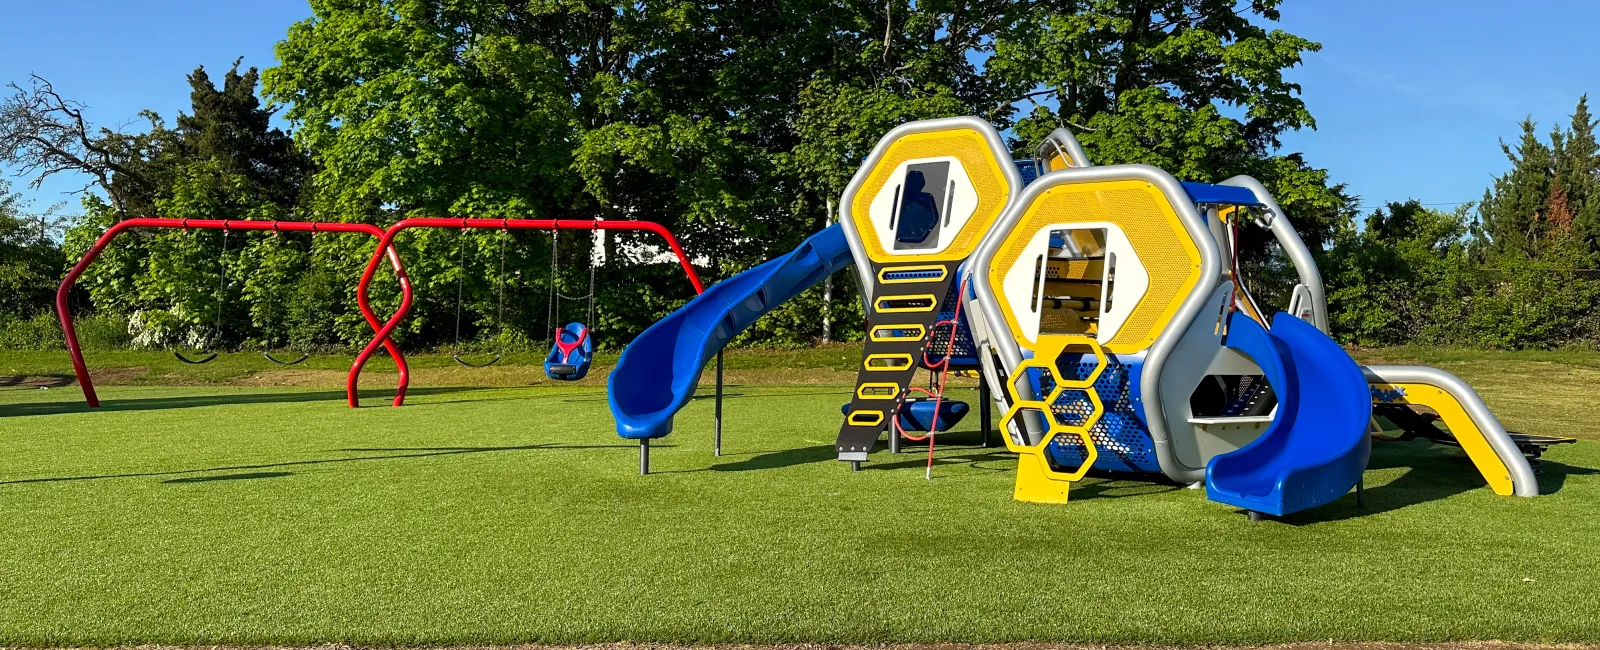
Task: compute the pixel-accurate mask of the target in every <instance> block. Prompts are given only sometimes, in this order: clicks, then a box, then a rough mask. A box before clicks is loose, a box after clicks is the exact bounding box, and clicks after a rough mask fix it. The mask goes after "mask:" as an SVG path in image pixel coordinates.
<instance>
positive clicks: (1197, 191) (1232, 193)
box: [1183, 181, 1261, 205]
mask: <svg viewBox="0 0 1600 650" xmlns="http://www.w3.org/2000/svg"><path fill="white" fill-rule="evenodd" d="M1183 189H1184V191H1186V192H1188V193H1189V198H1190V199H1191V200H1193V201H1194V202H1195V203H1207V204H1216V205H1261V202H1260V201H1257V200H1256V195H1255V194H1253V193H1251V192H1250V190H1248V189H1245V188H1243V187H1233V186H1231V185H1211V184H1209V183H1191V182H1189V181H1184V182H1183Z"/></svg>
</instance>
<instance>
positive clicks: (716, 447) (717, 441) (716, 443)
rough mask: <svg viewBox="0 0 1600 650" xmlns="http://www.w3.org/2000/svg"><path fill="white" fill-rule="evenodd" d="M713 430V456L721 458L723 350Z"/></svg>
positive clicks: (718, 355)
mask: <svg viewBox="0 0 1600 650" xmlns="http://www.w3.org/2000/svg"><path fill="white" fill-rule="evenodd" d="M712 430H713V431H714V432H715V434H714V439H713V441H712V444H711V455H712V456H721V455H722V350H717V415H716V423H715V426H713V427H712Z"/></svg>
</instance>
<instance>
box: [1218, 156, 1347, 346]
mask: <svg viewBox="0 0 1600 650" xmlns="http://www.w3.org/2000/svg"><path fill="white" fill-rule="evenodd" d="M1218 185H1229V186H1232V187H1242V188H1245V189H1247V190H1250V193H1251V194H1253V195H1255V197H1256V201H1259V202H1260V203H1261V205H1263V206H1265V207H1266V209H1267V212H1268V213H1269V214H1270V216H1269V217H1268V218H1267V220H1266V223H1265V224H1264V225H1265V226H1266V227H1267V229H1268V230H1270V231H1272V236H1273V237H1276V238H1277V240H1278V245H1279V246H1282V247H1283V251H1284V252H1285V253H1288V255H1289V261H1290V262H1291V263H1292V264H1294V270H1295V274H1296V275H1298V276H1300V284H1303V285H1305V287H1306V291H1308V292H1309V293H1310V294H1311V317H1312V321H1313V322H1312V323H1311V325H1312V326H1313V327H1316V328H1317V329H1319V330H1322V333H1323V334H1329V335H1331V334H1332V331H1331V330H1330V329H1328V294H1327V290H1326V289H1325V288H1324V287H1323V284H1322V272H1321V271H1319V270H1318V269H1317V262H1316V260H1315V259H1313V258H1312V257H1311V249H1309V248H1307V247H1306V242H1305V240H1303V239H1301V238H1300V233H1298V232H1295V229H1294V224H1293V223H1291V222H1290V221H1289V215H1288V214H1287V213H1285V212H1284V211H1283V208H1282V207H1280V206H1279V205H1278V202H1277V201H1275V200H1273V198H1272V193H1271V192H1268V191H1267V186H1265V185H1262V184H1261V181H1258V180H1256V179H1254V178H1251V177H1249V176H1245V175H1239V176H1235V177H1233V178H1230V179H1228V180H1225V181H1222V182H1221V183H1218ZM1284 307H1285V308H1286V309H1287V308H1288V306H1287V305H1285V306H1284Z"/></svg>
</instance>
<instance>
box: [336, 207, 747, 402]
mask: <svg viewBox="0 0 1600 650" xmlns="http://www.w3.org/2000/svg"><path fill="white" fill-rule="evenodd" d="M413 228H451V229H460V230H468V229H487V230H501V231H511V230H549V231H552V232H555V231H561V230H589V231H594V230H617V231H642V232H651V233H655V234H656V235H659V236H660V237H661V238H662V239H663V240H665V241H666V243H667V246H668V247H669V248H670V249H671V250H672V253H673V255H674V256H676V257H677V260H678V264H679V265H680V266H681V267H683V272H684V274H685V275H686V276H688V278H689V283H690V284H692V285H694V290H695V293H696V294H699V293H701V292H703V291H704V290H705V287H704V286H703V285H702V284H701V283H700V276H699V274H697V273H695V270H694V265H693V264H690V263H689V257H688V256H687V255H685V254H684V252H683V247H682V246H681V245H679V244H678V238H677V237H674V236H673V235H672V232H671V231H669V230H667V228H666V227H665V226H662V225H661V224H658V223H653V222H649V221H603V220H599V219H593V220H578V219H472V218H443V217H412V218H408V219H401V220H400V221H397V222H395V223H394V225H391V226H389V227H388V228H387V229H385V230H384V231H383V234H382V236H381V237H380V238H379V241H378V247H377V248H376V249H374V252H373V255H372V258H371V259H370V260H369V261H368V262H367V266H366V269H365V271H363V272H362V274H361V281H360V283H358V284H357V285H356V302H357V304H359V305H360V306H361V309H362V310H363V311H367V310H370V309H371V306H370V303H369V298H368V288H369V287H370V286H371V285H372V280H373V279H374V278H375V277H377V274H378V267H379V265H380V264H381V263H382V261H383V255H382V254H381V251H385V250H388V249H390V248H392V247H393V246H394V240H395V237H397V236H399V234H400V233H402V232H405V231H406V230H410V229H413ZM592 291H593V290H592V287H591V293H592ZM410 309H411V304H410V303H409V302H402V303H401V304H400V307H399V308H398V309H396V310H395V313H394V315H393V316H391V317H390V318H389V320H388V321H385V322H384V323H383V324H382V325H379V326H374V328H373V329H374V330H376V334H375V335H374V336H373V337H372V340H371V341H370V342H368V343H367V345H366V346H365V347H364V348H362V349H361V352H360V353H359V354H357V355H356V358H355V361H354V362H352V363H351V364H350V373H349V375H347V376H346V380H345V396H346V400H347V401H348V403H349V404H350V407H351V408H356V407H359V406H361V398H360V395H359V394H358V392H357V391H358V387H359V385H360V381H361V370H362V369H363V368H365V367H366V364H367V361H368V360H370V359H371V358H372V355H374V354H376V353H377V351H378V348H379V347H382V346H383V345H384V342H385V341H388V340H389V335H390V334H391V333H393V332H394V329H395V328H396V327H398V326H399V325H400V322H401V321H403V320H405V317H406V315H407V314H408V313H409V312H410ZM562 331H563V332H566V331H567V330H566V328H562ZM575 334H576V332H569V333H567V334H563V333H560V332H557V333H554V336H555V346H554V348H553V349H554V350H565V349H566V348H565V347H563V346H565V345H567V342H564V341H567V339H566V337H567V336H570V335H575ZM585 344H587V345H588V346H589V347H588V348H587V352H583V353H584V354H588V353H592V351H593V347H592V346H593V342H592V341H591V340H590V338H589V335H588V329H587V327H585V328H584V329H583V336H582V337H581V341H579V343H578V345H577V347H575V348H574V349H573V353H572V354H568V355H566V358H569V359H571V357H572V355H573V354H578V353H580V352H582V351H583V350H584V348H583V345H585ZM554 365H556V366H561V365H571V366H572V368H571V370H572V372H559V371H565V370H567V368H553V370H556V371H558V372H556V373H554V374H555V375H563V376H560V377H557V376H554V375H552V378H555V379H563V380H565V379H568V378H574V379H575V378H581V377H577V376H575V375H577V372H576V371H577V366H576V364H554ZM585 371H586V372H587V366H586V365H585ZM719 393H720V391H719ZM404 403H405V395H404V394H403V393H400V394H396V395H395V398H394V405H395V406H400V405H402V404H404Z"/></svg>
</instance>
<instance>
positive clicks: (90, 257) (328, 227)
mask: <svg viewBox="0 0 1600 650" xmlns="http://www.w3.org/2000/svg"><path fill="white" fill-rule="evenodd" d="M133 228H178V229H183V230H187V229H190V228H193V229H196V230H222V231H230V230H271V231H288V232H309V233H319V232H337V233H362V234H365V235H369V236H371V237H374V238H377V239H379V240H380V241H385V242H386V241H387V239H385V236H384V235H385V233H384V231H383V229H382V228H379V227H377V226H374V225H372V224H365V223H338V222H327V223H319V222H314V221H239V220H233V219H166V218H154V217H139V218H134V219H124V220H122V221H119V222H117V223H116V224H114V225H112V226H111V227H110V228H108V229H107V230H106V231H105V233H103V234H101V235H100V238H99V239H97V240H95V242H94V245H93V246H90V247H89V250H88V251H87V252H85V253H84V254H83V258H82V259H80V260H78V263H77V264H76V265H74V266H73V267H72V270H71V271H68V272H67V277H66V278H64V279H62V280H61V286H60V287H58V288H57V289H56V315H57V316H58V317H59V318H60V319H61V331H62V334H63V335H65V337H66V343H67V351H68V352H69V353H71V355H72V371H73V372H74V373H76V374H77V376H78V385H79V386H80V387H82V388H83V399H84V401H85V402H87V403H88V404H89V406H91V407H98V406H100V398H99V396H98V395H96V394H95V390H94V382H93V381H92V380H91V379H90V378H89V367H88V365H87V364H85V363H84V360H83V349H82V348H81V347H80V346H79V345H78V332H77V330H76V329H75V328H74V327H73V324H72V311H71V309H70V306H69V304H68V297H69V295H70V294H71V293H72V287H73V285H74V284H77V282H78V277H79V276H81V275H83V272H84V270H85V269H87V268H89V265H90V264H91V263H93V262H94V260H95V259H96V258H98V257H100V253H101V252H103V251H104V250H105V248H106V246H107V245H109V244H110V243H111V240H113V239H116V238H117V236H118V235H120V234H122V233H124V232H126V231H128V230H130V229H133ZM674 246H676V245H674ZM378 251H383V254H379V253H378V252H377V251H374V255H373V264H374V265H376V263H377V260H379V259H381V258H382V257H388V258H389V265H390V267H391V268H393V269H394V274H395V277H396V278H398V279H399V280H400V292H401V299H400V308H399V311H398V313H400V314H404V313H405V312H406V311H407V310H408V309H410V308H411V280H410V279H409V278H407V277H406V273H405V269H404V267H402V266H401V263H400V256H399V255H397V254H395V251H394V249H393V248H392V247H388V246H387V244H385V246H380V247H379V248H378ZM372 275H373V273H372V269H371V268H369V270H368V273H367V275H366V277H364V278H363V280H362V284H361V291H362V292H363V294H362V295H363V299H362V300H361V301H359V306H360V307H361V316H362V318H364V319H366V321H367V325H368V326H370V327H372V329H373V331H378V330H379V329H380V328H381V327H382V324H381V323H379V322H378V317H377V315H376V314H374V313H373V312H372V308H371V307H370V306H369V305H368V304H367V302H366V300H365V291H366V287H367V282H368V281H369V280H370V279H371V276H372ZM391 329H392V328H391ZM379 344H381V345H382V346H383V348H384V349H386V350H388V351H389V355H390V356H391V357H393V358H394V363H395V367H396V368H397V369H398V371H399V374H400V379H399V385H398V386H397V388H396V391H395V399H394V404H395V406H399V405H400V404H401V402H402V401H403V400H404V399H405V392H406V387H407V385H409V384H410V381H411V373H410V370H409V369H408V368H407V367H406V360H405V356H404V355H402V354H401V353H400V347H399V346H397V345H395V344H394V342H393V341H390V340H389V339H388V336H387V333H385V335H384V336H382V337H380V338H378V339H374V340H373V345H372V346H371V348H372V349H374V350H375V349H376V348H377V346H378V345H379ZM352 381H353V380H352Z"/></svg>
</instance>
